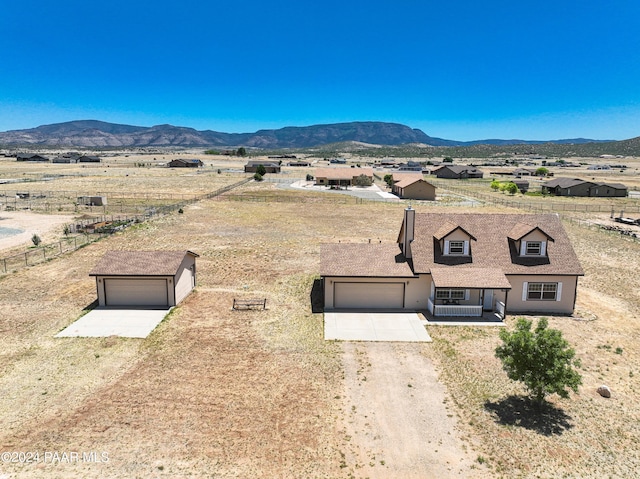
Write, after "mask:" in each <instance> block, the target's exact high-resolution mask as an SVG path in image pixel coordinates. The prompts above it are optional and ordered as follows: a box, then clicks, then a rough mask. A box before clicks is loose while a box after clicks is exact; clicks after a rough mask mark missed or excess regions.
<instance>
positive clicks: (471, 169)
mask: <svg viewBox="0 0 640 479" xmlns="http://www.w3.org/2000/svg"><path fill="white" fill-rule="evenodd" d="M431 174H432V175H436V176H437V177H438V178H448V179H458V180H459V179H464V178H482V177H483V176H484V173H483V172H482V171H480V170H479V169H477V168H476V167H475V166H464V165H444V166H441V167H440V168H436V169H435V170H432V171H431Z"/></svg>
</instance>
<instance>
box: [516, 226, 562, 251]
mask: <svg viewBox="0 0 640 479" xmlns="http://www.w3.org/2000/svg"><path fill="white" fill-rule="evenodd" d="M508 237H509V241H511V242H512V244H513V246H514V249H515V251H516V252H517V255H518V256H519V257H520V258H546V257H547V256H548V254H547V246H548V244H549V242H552V241H554V239H553V238H552V237H551V236H549V235H548V234H547V233H545V231H544V230H543V229H542V228H540V227H539V226H537V225H530V224H527V223H516V224H515V226H514V227H513V228H512V229H511V231H510V232H509V235H508Z"/></svg>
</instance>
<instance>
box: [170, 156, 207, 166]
mask: <svg viewBox="0 0 640 479" xmlns="http://www.w3.org/2000/svg"><path fill="white" fill-rule="evenodd" d="M167 165H168V166H169V168H199V167H201V166H204V163H202V161H200V160H198V159H188V160H185V159H182V158H178V159H175V160H171V161H170V162H169V163H168V164H167Z"/></svg>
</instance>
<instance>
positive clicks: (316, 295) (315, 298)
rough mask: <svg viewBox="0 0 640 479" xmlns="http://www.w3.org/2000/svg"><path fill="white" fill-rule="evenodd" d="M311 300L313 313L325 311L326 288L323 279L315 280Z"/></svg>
mask: <svg viewBox="0 0 640 479" xmlns="http://www.w3.org/2000/svg"><path fill="white" fill-rule="evenodd" d="M309 301H310V302H311V312H312V313H324V289H323V287H322V280H321V279H314V280H313V286H312V287H311V294H310V295H309Z"/></svg>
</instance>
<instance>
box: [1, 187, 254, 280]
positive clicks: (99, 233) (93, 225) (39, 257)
mask: <svg viewBox="0 0 640 479" xmlns="http://www.w3.org/2000/svg"><path fill="white" fill-rule="evenodd" d="M249 181H251V178H248V179H244V180H242V181H239V182H236V183H233V184H231V185H227V186H225V187H222V188H219V189H217V190H215V191H212V192H209V193H206V194H203V195H199V196H192V197H191V198H189V199H184V201H180V202H178V203H172V204H168V205H160V206H155V207H151V208H147V209H146V211H144V213H141V214H134V215H97V216H94V217H90V218H84V219H82V220H78V221H75V222H73V223H71V224H67V225H65V226H64V233H65V235H66V236H65V237H64V238H63V239H61V240H59V241H56V242H54V243H49V244H39V245H37V246H35V245H34V246H33V247H32V248H29V249H28V250H26V251H24V252H22V253H18V254H15V255H11V256H7V257H5V258H0V273H4V274H7V273H9V272H12V271H16V270H18V269H20V268H24V267H27V266H33V265H35V264H38V263H43V262H45V261H49V260H51V259H53V258H55V257H57V256H61V255H63V254H65V253H69V252H72V251H75V250H77V249H79V248H82V247H84V246H86V245H88V244H90V243H93V242H95V241H98V240H100V239H102V238H105V237H107V236H109V235H111V234H113V233H116V232H118V231H122V230H123V229H125V228H127V227H129V226H131V225H133V224H137V223H142V222H144V221H147V220H149V219H151V218H154V217H159V216H164V215H167V214H170V213H173V212H175V211H178V210H180V209H181V208H183V207H184V206H186V205H187V204H190V203H195V202H197V201H200V200H202V199H211V198H215V197H217V196H220V195H222V194H224V193H226V192H228V191H231V190H232V189H234V188H237V187H239V186H242V185H244V184H245V183H247V182H249Z"/></svg>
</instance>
